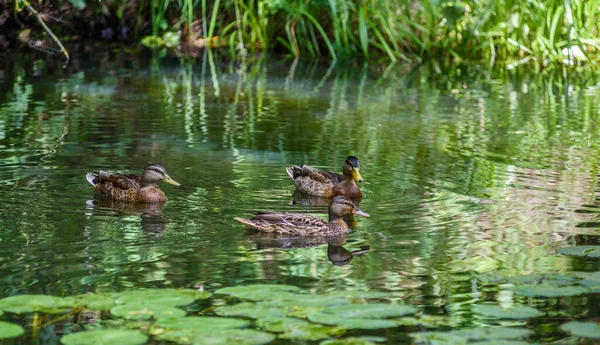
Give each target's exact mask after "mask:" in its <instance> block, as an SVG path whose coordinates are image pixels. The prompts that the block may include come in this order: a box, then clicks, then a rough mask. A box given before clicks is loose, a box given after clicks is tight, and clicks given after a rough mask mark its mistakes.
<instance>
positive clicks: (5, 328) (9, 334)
mask: <svg viewBox="0 0 600 345" xmlns="http://www.w3.org/2000/svg"><path fill="white" fill-rule="evenodd" d="M23 333H25V330H24V329H23V327H21V326H19V325H15V324H14V323H9V322H4V321H0V339H8V338H15V337H18V336H20V335H22V334H23Z"/></svg>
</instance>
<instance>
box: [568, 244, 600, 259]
mask: <svg viewBox="0 0 600 345" xmlns="http://www.w3.org/2000/svg"><path fill="white" fill-rule="evenodd" d="M558 252H559V253H561V254H563V255H572V256H583V257H588V258H600V246H576V247H566V248H560V249H559V250H558Z"/></svg>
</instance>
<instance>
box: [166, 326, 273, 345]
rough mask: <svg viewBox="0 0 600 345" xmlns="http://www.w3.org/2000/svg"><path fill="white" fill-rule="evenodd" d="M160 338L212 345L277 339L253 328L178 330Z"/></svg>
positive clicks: (256, 344) (254, 344) (248, 344)
mask: <svg viewBox="0 0 600 345" xmlns="http://www.w3.org/2000/svg"><path fill="white" fill-rule="evenodd" d="M157 339H158V340H167V341H172V342H175V343H178V344H203V345H204V344H210V345H232V344H236V345H260V344H267V343H270V342H272V341H273V340H275V336H274V335H273V334H271V333H266V332H261V331H256V330H253V329H223V330H206V329H205V330H193V329H185V330H177V331H168V332H165V333H163V334H160V335H159V336H158V337H157Z"/></svg>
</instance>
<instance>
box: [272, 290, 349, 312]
mask: <svg viewBox="0 0 600 345" xmlns="http://www.w3.org/2000/svg"><path fill="white" fill-rule="evenodd" d="M261 303H263V304H266V305H271V306H281V307H292V308H293V307H323V308H324V307H330V306H335V305H344V304H350V300H349V299H347V298H344V297H338V296H322V295H314V294H292V293H285V294H277V295H274V296H272V298H270V299H267V300H263V301H261Z"/></svg>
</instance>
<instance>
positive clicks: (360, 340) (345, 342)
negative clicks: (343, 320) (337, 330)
mask: <svg viewBox="0 0 600 345" xmlns="http://www.w3.org/2000/svg"><path fill="white" fill-rule="evenodd" d="M384 341H385V338H382V337H370V336H364V337H349V338H343V339H329V340H323V341H322V342H320V343H319V345H375V344H376V343H381V342H384Z"/></svg>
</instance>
